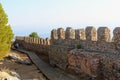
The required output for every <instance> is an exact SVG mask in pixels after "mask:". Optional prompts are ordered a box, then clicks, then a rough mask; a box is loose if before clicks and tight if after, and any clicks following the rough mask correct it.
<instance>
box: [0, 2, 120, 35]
mask: <svg viewBox="0 0 120 80" xmlns="http://www.w3.org/2000/svg"><path fill="white" fill-rule="evenodd" d="M0 2H1V3H2V5H3V7H4V10H5V12H6V13H7V15H8V18H9V24H10V25H11V27H12V29H13V30H14V33H15V35H20V36H27V35H28V34H29V33H31V32H38V34H39V35H40V36H41V37H49V36H50V35H49V34H50V31H51V30H52V29H53V28H58V27H63V28H66V27H73V28H85V27H87V26H94V27H96V28H98V27H100V26H108V27H109V28H110V29H111V31H112V30H113V29H114V28H115V27H118V26H120V0H0Z"/></svg>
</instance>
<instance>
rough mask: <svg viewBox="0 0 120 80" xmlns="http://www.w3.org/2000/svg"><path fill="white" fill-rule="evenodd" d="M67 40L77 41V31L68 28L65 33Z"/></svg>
mask: <svg viewBox="0 0 120 80" xmlns="http://www.w3.org/2000/svg"><path fill="white" fill-rule="evenodd" d="M65 38H66V39H75V30H74V29H72V28H71V27H67V28H66V32H65Z"/></svg>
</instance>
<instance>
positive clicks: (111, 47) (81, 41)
mask: <svg viewBox="0 0 120 80" xmlns="http://www.w3.org/2000/svg"><path fill="white" fill-rule="evenodd" d="M113 34H114V42H111V41H110V30H109V28H107V27H100V28H98V30H96V28H94V27H92V26H88V27H87V28H85V29H73V28H71V27H69V28H67V29H66V30H64V29H63V28H58V29H53V30H52V31H51V39H42V38H40V39H36V38H30V37H19V36H17V37H16V41H17V42H18V43H19V44H20V45H21V46H22V47H23V48H24V49H27V50H31V51H35V52H38V53H43V54H46V55H49V60H50V63H51V64H52V65H56V66H58V67H60V68H61V69H63V70H65V69H66V67H67V65H68V56H67V55H66V54H68V53H69V51H70V50H72V49H74V48H78V47H77V46H79V47H80V49H82V50H85V51H89V52H97V53H104V54H106V53H110V54H115V53H120V27H117V28H115V29H114V31H113Z"/></svg>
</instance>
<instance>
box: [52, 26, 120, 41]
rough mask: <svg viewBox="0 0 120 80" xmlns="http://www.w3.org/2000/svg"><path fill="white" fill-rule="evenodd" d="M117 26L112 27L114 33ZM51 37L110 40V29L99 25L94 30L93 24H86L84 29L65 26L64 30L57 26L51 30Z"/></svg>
mask: <svg viewBox="0 0 120 80" xmlns="http://www.w3.org/2000/svg"><path fill="white" fill-rule="evenodd" d="M119 28H120V27H117V29H116V28H115V29H114V35H115V34H116V31H117V30H118V29H119ZM118 31H119V30H118ZM118 31H117V32H118ZM51 39H52V40H54V39H77V40H87V41H105V42H110V29H109V28H107V27H99V28H98V30H96V28H95V27H93V26H88V27H87V28H86V29H73V28H71V27H67V28H66V30H64V29H63V28H58V29H53V30H52V31H51Z"/></svg>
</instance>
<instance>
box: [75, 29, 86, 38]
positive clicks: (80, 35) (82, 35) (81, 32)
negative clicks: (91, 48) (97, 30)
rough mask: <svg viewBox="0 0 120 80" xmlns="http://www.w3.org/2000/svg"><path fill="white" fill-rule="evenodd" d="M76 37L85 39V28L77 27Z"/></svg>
mask: <svg viewBox="0 0 120 80" xmlns="http://www.w3.org/2000/svg"><path fill="white" fill-rule="evenodd" d="M75 39H78V40H79V39H80V40H85V30H84V29H76V30H75Z"/></svg>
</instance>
